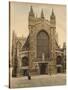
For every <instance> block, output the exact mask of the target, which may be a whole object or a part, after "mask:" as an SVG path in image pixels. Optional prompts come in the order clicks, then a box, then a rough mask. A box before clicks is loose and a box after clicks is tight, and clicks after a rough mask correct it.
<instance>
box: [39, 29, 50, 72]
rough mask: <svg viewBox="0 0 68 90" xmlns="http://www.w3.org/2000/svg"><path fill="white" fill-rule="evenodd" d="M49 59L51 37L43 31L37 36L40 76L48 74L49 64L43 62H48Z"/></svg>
mask: <svg viewBox="0 0 68 90" xmlns="http://www.w3.org/2000/svg"><path fill="white" fill-rule="evenodd" d="M48 58H49V36H48V34H47V33H46V32H45V31H44V30H41V31H40V32H39V33H38V35H37V59H38V61H41V63H39V68H40V74H45V73H47V67H48V64H46V63H43V62H42V61H43V60H44V61H47V60H48Z"/></svg>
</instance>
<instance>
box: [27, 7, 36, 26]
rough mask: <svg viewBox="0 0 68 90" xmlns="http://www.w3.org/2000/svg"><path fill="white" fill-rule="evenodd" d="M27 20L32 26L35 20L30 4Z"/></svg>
mask: <svg viewBox="0 0 68 90" xmlns="http://www.w3.org/2000/svg"><path fill="white" fill-rule="evenodd" d="M28 21H29V22H28V23H29V26H32V25H33V24H34V22H35V14H34V11H33V8H32V6H31V7H30V11H29V16H28Z"/></svg>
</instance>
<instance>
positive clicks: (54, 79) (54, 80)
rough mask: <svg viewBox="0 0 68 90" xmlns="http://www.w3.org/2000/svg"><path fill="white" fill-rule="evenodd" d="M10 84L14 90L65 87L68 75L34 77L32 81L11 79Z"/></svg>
mask: <svg viewBox="0 0 68 90" xmlns="http://www.w3.org/2000/svg"><path fill="white" fill-rule="evenodd" d="M10 83H11V87H12V88H22V87H38V86H53V85H65V84H66V75H65V74H57V75H39V76H32V79H31V80H28V78H27V77H19V78H11V82H10Z"/></svg>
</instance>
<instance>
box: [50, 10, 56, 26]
mask: <svg viewBox="0 0 68 90" xmlns="http://www.w3.org/2000/svg"><path fill="white" fill-rule="evenodd" d="M50 23H51V24H52V26H54V27H55V25H56V17H55V14H54V11H53V9H52V13H51V16H50Z"/></svg>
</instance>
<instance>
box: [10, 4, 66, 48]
mask: <svg viewBox="0 0 68 90" xmlns="http://www.w3.org/2000/svg"><path fill="white" fill-rule="evenodd" d="M30 6H32V7H33V10H34V13H35V15H37V17H40V16H41V10H42V9H43V12H44V16H45V18H46V19H48V20H50V15H51V12H52V9H53V10H54V13H55V16H56V32H57V34H58V44H59V46H60V47H62V46H63V43H64V42H66V6H65V5H52V4H35V3H34V4H33V3H23V2H11V5H10V24H11V25H10V32H11V34H12V31H13V30H14V31H15V33H16V34H17V36H18V37H22V36H23V37H27V36H28V35H29V30H28V15H29V10H30ZM11 36H12V35H11Z"/></svg>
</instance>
